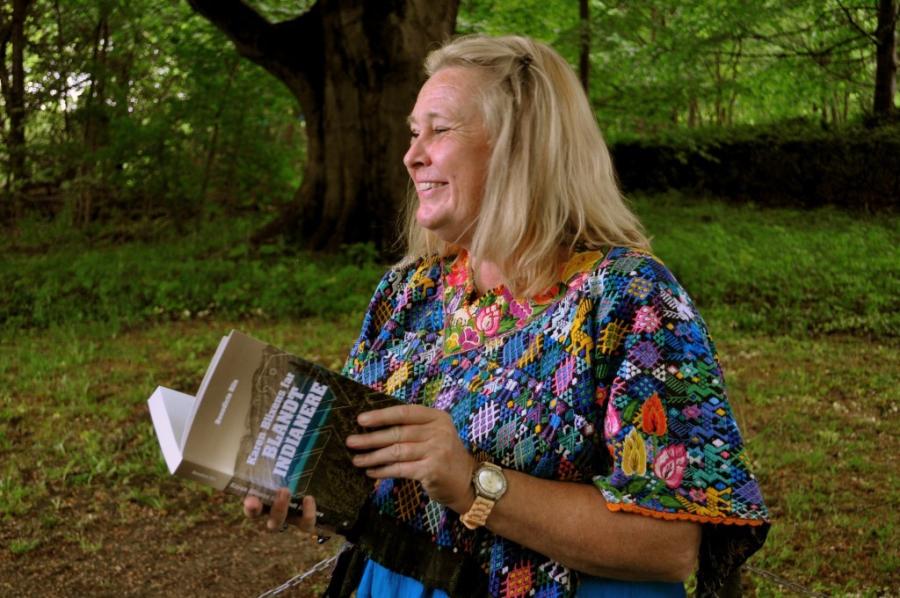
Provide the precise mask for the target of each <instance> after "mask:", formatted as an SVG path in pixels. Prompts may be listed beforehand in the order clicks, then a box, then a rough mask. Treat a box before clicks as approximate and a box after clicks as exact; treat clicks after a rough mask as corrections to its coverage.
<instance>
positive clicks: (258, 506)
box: [244, 496, 263, 519]
mask: <svg viewBox="0 0 900 598" xmlns="http://www.w3.org/2000/svg"><path fill="white" fill-rule="evenodd" d="M262 512H263V504H262V501H261V500H259V498H258V497H256V496H247V497H244V515H245V516H247V517H249V518H251V519H255V518H257V517H259V516H260V515H262Z"/></svg>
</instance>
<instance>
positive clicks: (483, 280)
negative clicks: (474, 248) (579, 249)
mask: <svg viewBox="0 0 900 598" xmlns="http://www.w3.org/2000/svg"><path fill="white" fill-rule="evenodd" d="M571 257H572V252H571V251H569V250H568V249H566V248H565V247H560V248H559V249H558V250H557V254H556V265H557V268H561V267H562V266H563V264H565V263H566V262H567V261H568V260H569V259H570V258H571ZM476 264H477V267H476ZM469 268H471V273H472V282H473V283H474V284H475V292H476V293H477V294H478V295H479V296H480V295H483V294H484V293H486V292H488V291H490V290H491V289H495V288H497V287H498V286H500V285H501V284H507V281H506V280H504V278H503V271H502V270H501V269H500V266H498V265H497V264H496V263H494V262H490V261H487V260H481V261H479V260H477V259H476V258H475V257H474V256H473V255H472V254H471V253H470V254H469Z"/></svg>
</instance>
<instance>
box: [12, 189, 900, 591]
mask: <svg viewBox="0 0 900 598" xmlns="http://www.w3.org/2000/svg"><path fill="white" fill-rule="evenodd" d="M636 206H637V210H638V212H639V213H640V214H641V216H642V218H643V219H644V221H645V222H646V223H647V226H648V228H649V230H650V231H651V232H652V233H653V234H654V235H655V237H656V241H655V247H656V251H657V253H658V254H659V255H660V256H661V257H662V258H663V260H664V261H665V262H666V263H667V264H668V265H669V266H670V268H672V270H673V271H674V272H675V273H676V275H677V276H678V277H679V279H680V280H681V281H682V282H683V283H684V284H685V286H686V287H687V288H688V289H689V290H690V292H691V294H692V295H693V296H694V298H695V299H696V300H697V302H698V303H699V305H700V307H701V310H702V311H703V313H704V316H705V317H706V319H707V321H708V322H709V324H710V328H711V330H712V332H713V335H714V337H715V338H716V341H717V344H718V347H719V351H720V353H721V357H722V361H723V365H724V367H725V371H726V377H727V380H728V383H729V388H730V395H731V400H732V404H733V406H734V410H735V413H736V415H737V418H738V421H739V424H740V426H741V429H742V431H743V432H744V435H745V437H746V438H747V440H748V445H749V451H750V454H751V456H752V459H753V462H754V469H755V471H756V472H757V473H758V475H759V478H760V481H761V484H762V487H763V490H764V493H765V495H766V498H767V502H768V504H769V506H770V509H771V512H772V516H773V519H774V525H773V528H772V532H771V534H770V538H769V541H768V542H767V544H766V546H765V548H764V549H763V550H762V551H761V552H760V553H759V554H757V555H756V556H755V557H754V558H753V559H752V561H751V563H752V564H753V565H754V566H756V567H759V568H762V569H765V570H767V571H771V572H773V573H775V574H777V575H780V576H782V577H784V578H787V579H788V580H791V581H793V582H796V583H799V584H801V585H803V586H805V587H807V588H811V589H814V590H817V591H822V592H827V593H835V594H844V593H852V594H858V595H863V596H869V595H876V594H885V593H888V594H890V593H897V592H898V591H900V577H898V573H897V571H898V570H900V553H898V549H897V547H896V541H895V538H896V536H897V533H898V521H897V515H896V512H895V509H894V508H893V506H894V505H897V504H900V488H898V478H900V476H898V475H897V465H896V457H895V456H896V455H897V454H898V451H900V446H898V437H897V434H896V425H897V421H898V409H900V407H898V405H900V390H898V387H897V384H896V382H897V380H898V379H900V341H898V337H900V327H898V319H897V318H898V315H897V313H898V311H900V310H898V307H900V306H898V304H897V302H898V296H900V293H898V292H897V291H898V289H897V284H898V282H897V281H898V274H900V266H898V264H900V256H898V253H897V249H896V248H895V247H896V245H897V241H898V218H897V217H895V216H892V217H882V218H879V219H861V218H860V217H859V216H849V215H846V214H842V213H839V212H835V211H831V210H824V211H816V212H808V213H805V212H798V211H793V210H778V211H772V210H761V209H758V208H755V207H753V206H752V205H746V206H738V207H735V206H728V205H725V204H721V203H716V202H696V201H688V200H686V199H684V198H682V197H680V196H676V195H671V196H664V197H652V198H638V199H637V201H636ZM214 228H215V227H213V226H211V225H210V226H209V227H207V228H205V229H204V230H205V232H198V233H196V234H194V235H191V236H187V237H181V238H178V237H174V236H172V235H170V234H169V233H167V232H165V231H162V232H160V231H141V235H137V234H136V235H134V238H133V239H132V240H131V241H129V242H127V243H121V242H120V241H121V239H112V238H111V239H110V240H108V242H100V243H93V244H91V243H88V242H87V241H86V240H85V239H84V238H83V237H81V236H79V235H78V234H76V233H71V234H68V236H66V235H63V234H62V233H60V235H61V240H60V241H59V243H57V244H54V243H53V242H52V239H53V238H54V237H53V236H52V235H51V234H50V233H48V232H47V231H46V230H44V229H41V228H40V227H38V228H35V229H33V230H28V231H25V233H23V234H22V235H20V236H19V237H18V238H17V239H13V240H9V239H7V240H5V241H2V242H3V243H6V244H5V245H3V246H2V250H3V251H4V259H3V260H0V283H2V284H3V285H4V288H5V289H10V291H9V292H7V293H5V294H3V295H2V296H0V318H5V322H4V325H3V326H2V327H0V514H2V515H0V544H2V542H3V541H5V546H3V547H0V552H2V551H5V552H6V554H7V555H12V557H14V558H19V559H29V558H38V557H37V556H35V555H40V554H42V551H45V550H49V549H50V548H51V547H55V546H62V547H65V549H71V550H72V551H73V552H74V553H76V554H79V555H86V556H92V555H93V556H96V555H100V554H103V553H104V552H105V551H108V550H110V549H111V546H114V545H115V540H114V539H113V536H106V535H104V533H106V532H102V533H98V531H97V525H96V522H97V521H103V522H104V523H105V524H106V523H108V524H109V525H112V526H116V525H118V526H122V525H128V524H129V522H130V521H131V520H132V519H133V518H134V517H135V516H136V514H139V513H146V512H147V511H148V510H149V511H150V512H154V513H159V521H160V525H161V526H162V529H164V530H165V533H168V534H171V538H172V540H171V542H168V543H167V544H165V546H167V547H168V548H167V551H168V552H169V554H172V555H182V554H186V553H190V547H189V546H186V545H185V544H184V543H183V542H184V541H185V540H184V539H183V538H184V534H183V532H185V531H189V530H191V529H193V528H194V527H195V526H198V525H202V524H203V522H204V521H207V520H208V516H207V514H209V513H212V512H214V511H216V510H218V511H222V510H225V509H232V510H233V511H234V513H233V516H234V521H239V520H240V515H239V513H238V512H237V510H236V509H235V505H232V504H231V503H232V502H233V501H223V499H221V498H220V497H218V496H217V495H216V494H215V493H214V492H212V491H210V490H207V489H204V488H201V487H199V486H195V485H190V484H183V483H181V482H179V481H177V480H174V479H172V478H171V477H170V476H169V475H168V474H167V472H166V469H165V466H164V464H163V462H162V460H161V458H160V456H159V450H158V447H157V445H156V440H155V438H154V435H153V432H152V426H151V424H150V420H149V417H148V414H147V408H146V399H147V396H148V395H149V394H150V392H152V390H153V388H154V387H155V386H156V385H157V384H162V385H166V386H170V387H173V388H179V389H184V390H186V391H191V390H193V389H195V388H196V387H197V385H198V384H199V381H200V378H201V377H202V374H203V371H204V370H205V367H206V365H207V363H208V360H209V359H210V357H211V355H212V352H213V351H214V349H215V346H216V344H217V342H218V339H219V338H220V337H221V335H222V334H224V333H226V332H227V331H228V330H229V329H230V328H232V327H236V328H240V329H242V330H245V331H247V332H249V333H252V334H254V335H255V336H258V337H260V338H264V339H266V340H267V341H269V342H272V343H273V344H276V345H278V346H282V347H284V348H286V349H288V350H291V351H294V352H297V353H300V354H303V355H306V356H308V357H309V358H311V359H312V360H314V361H317V362H319V363H322V364H323V365H326V366H328V367H332V368H334V367H337V366H338V365H340V363H341V362H342V361H343V358H344V356H345V355H346V352H347V350H348V348H349V346H350V344H351V343H352V341H353V339H354V337H355V335H356V333H357V329H358V326H359V320H360V317H361V313H362V310H363V308H364V307H365V305H366V302H367V301H368V297H369V294H370V293H371V290H372V287H373V286H374V284H375V282H376V281H377V279H378V277H379V275H380V269H381V267H380V266H378V265H377V264H376V263H375V260H374V259H372V257H371V252H369V251H368V250H366V249H365V248H362V249H360V248H355V249H352V250H349V251H347V252H345V253H344V254H343V255H342V256H331V257H324V258H323V257H315V256H309V255H304V254H300V253H296V252H291V251H289V250H288V249H287V248H284V247H271V248H269V249H267V250H265V251H261V252H259V253H256V254H252V253H251V252H249V251H248V250H247V249H246V244H245V242H244V241H243V239H245V238H246V236H247V234H248V231H249V230H250V227H249V224H248V223H247V222H240V221H238V222H235V223H232V225H230V226H229V227H226V228H224V229H223V230H222V231H221V233H220V234H219V235H218V236H215V235H213V234H212V231H213V230H214ZM223 245H225V246H228V247H231V249H222V246H223ZM71 255H77V256H78V257H76V258H71V257H68V258H67V256H71ZM260 314H262V315H260ZM809 333H812V334H809ZM110 505H115V508H114V509H113V510H110ZM229 512H231V511H229ZM176 514H177V516H172V515H176ZM103 529H106V526H105V525H104V527H103ZM4 539H5V540H4ZM2 560H3V559H2V557H0V562H2ZM748 583H749V584H750V586H751V588H753V589H754V590H755V592H756V594H757V595H760V596H770V595H783V594H788V593H789V592H787V591H786V590H785V589H783V588H780V587H779V586H778V585H777V584H775V583H773V582H771V581H769V580H767V579H766V578H764V577H762V576H759V575H749V576H748Z"/></svg>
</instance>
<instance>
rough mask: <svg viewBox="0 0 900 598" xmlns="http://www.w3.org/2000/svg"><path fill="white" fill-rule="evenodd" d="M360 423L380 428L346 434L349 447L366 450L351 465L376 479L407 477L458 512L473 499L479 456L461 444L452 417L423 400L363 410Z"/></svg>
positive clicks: (464, 510) (465, 508) (359, 418)
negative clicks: (476, 461) (475, 470)
mask: <svg viewBox="0 0 900 598" xmlns="http://www.w3.org/2000/svg"><path fill="white" fill-rule="evenodd" d="M357 421H358V422H359V424H360V425H361V426H364V427H367V428H378V429H377V430H374V431H372V432H368V433H365V434H354V435H352V436H348V437H347V441H346V442H347V446H348V447H349V448H351V449H353V450H356V451H365V452H361V453H360V454H358V455H356V456H355V457H353V464H354V465H355V466H357V467H364V468H366V474H367V475H368V476H369V477H372V478H406V479H410V480H417V481H419V482H421V484H422V487H423V488H425V492H427V493H428V496H430V497H431V498H432V499H434V500H436V501H437V502H439V503H441V504H443V505H446V506H447V507H450V508H451V509H453V510H454V511H456V512H457V513H464V512H466V511H467V510H468V509H469V507H470V506H471V505H472V502H473V501H474V500H475V492H474V490H473V489H472V472H473V471H474V469H475V459H474V457H472V455H471V454H470V453H469V451H468V450H466V447H465V446H463V443H462V441H461V440H460V439H459V434H458V433H457V431H456V427H455V426H454V425H453V420H451V419H450V416H449V415H448V414H447V413H445V412H443V411H441V410H439V409H433V408H431V407H425V406H422V405H397V406H394V407H387V408H385V409H378V410H376V411H368V412H366V413H361V414H360V415H359V417H358V419H357Z"/></svg>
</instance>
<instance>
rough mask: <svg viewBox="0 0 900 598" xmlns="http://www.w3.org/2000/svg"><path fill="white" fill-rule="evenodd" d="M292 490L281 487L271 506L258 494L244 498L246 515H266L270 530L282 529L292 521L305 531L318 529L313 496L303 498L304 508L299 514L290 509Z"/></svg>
mask: <svg viewBox="0 0 900 598" xmlns="http://www.w3.org/2000/svg"><path fill="white" fill-rule="evenodd" d="M290 506H291V492H290V490H288V489H287V488H279V489H278V490H277V491H276V492H275V498H274V499H273V501H272V504H271V505H270V506H268V507H267V506H266V505H264V504H263V502H262V500H260V499H259V497H257V496H246V497H245V498H244V515H246V516H247V517H249V518H251V519H256V518H258V517H261V516H263V515H265V516H266V529H268V530H269V531H281V530H283V529H284V527H285V525H286V524H287V523H288V522H290V523H293V524H296V525H297V526H299V527H300V529H302V530H303V531H304V532H310V531H311V530H315V529H316V501H315V499H314V498H313V497H312V496H305V497H304V498H303V503H302V506H303V510H302V513H301V514H300V515H299V516H298V515H297V514H296V511H294V512H291V511H290Z"/></svg>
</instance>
